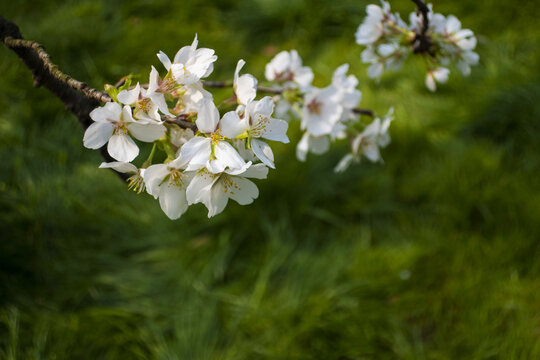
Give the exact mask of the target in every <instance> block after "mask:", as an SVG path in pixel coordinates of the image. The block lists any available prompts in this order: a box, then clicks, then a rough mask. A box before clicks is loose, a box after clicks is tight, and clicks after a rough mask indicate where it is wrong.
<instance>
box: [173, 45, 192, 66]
mask: <svg viewBox="0 0 540 360" xmlns="http://www.w3.org/2000/svg"><path fill="white" fill-rule="evenodd" d="M195 47H197V44H195ZM191 53H192V47H191V46H183V47H182V48H181V49H180V50H178V51H177V52H176V55H174V59H173V63H175V64H185V63H187V62H188V60H189V57H190V54H191Z"/></svg>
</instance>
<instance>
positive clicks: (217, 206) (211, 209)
mask: <svg viewBox="0 0 540 360" xmlns="http://www.w3.org/2000/svg"><path fill="white" fill-rule="evenodd" d="M222 176H225V175H222ZM220 180H221V179H220ZM220 180H218V181H216V183H215V184H214V185H213V186H212V188H211V189H210V196H209V199H208V201H207V203H205V204H204V205H206V208H207V209H208V217H209V218H210V217H212V216H215V215H217V214H219V213H220V212H222V211H223V210H224V209H225V207H226V206H227V202H228V201H229V196H228V194H227V192H226V191H225V186H224V185H223V181H220Z"/></svg>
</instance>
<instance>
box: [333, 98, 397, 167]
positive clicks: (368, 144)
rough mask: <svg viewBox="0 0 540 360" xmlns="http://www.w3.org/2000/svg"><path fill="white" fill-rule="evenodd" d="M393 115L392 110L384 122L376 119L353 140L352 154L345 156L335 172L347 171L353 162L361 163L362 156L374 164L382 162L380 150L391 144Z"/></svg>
mask: <svg viewBox="0 0 540 360" xmlns="http://www.w3.org/2000/svg"><path fill="white" fill-rule="evenodd" d="M393 114H394V109H393V108H391V109H390V110H389V111H388V113H387V114H386V115H385V117H384V118H383V120H382V121H381V119H380V118H375V120H373V122H372V123H371V124H369V125H368V126H367V127H366V128H365V129H364V131H362V133H360V134H358V135H357V136H356V137H355V138H354V139H353V140H352V143H351V148H352V150H351V153H349V154H347V155H345V156H344V157H343V158H342V159H341V160H340V161H339V163H338V164H337V166H336V167H335V168H334V171H335V172H343V171H345V170H346V169H347V168H348V167H349V165H350V164H351V163H352V162H353V161H355V162H359V161H360V157H361V155H362V154H363V155H364V156H365V157H366V158H368V160H370V161H372V162H377V161H381V162H382V157H381V153H380V150H379V148H384V147H386V146H387V145H388V144H389V143H390V135H389V134H388V128H389V127H390V123H391V122H392V120H393V119H394V116H393Z"/></svg>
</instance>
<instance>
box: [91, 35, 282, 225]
mask: <svg viewBox="0 0 540 360" xmlns="http://www.w3.org/2000/svg"><path fill="white" fill-rule="evenodd" d="M197 45H198V41H197V37H195V40H194V41H193V43H192V44H191V45H190V46H184V47H182V48H181V49H180V50H179V51H178V52H177V53H176V55H175V57H174V59H173V60H172V61H171V59H169V57H168V56H167V55H165V54H164V53H163V52H160V53H159V54H158V58H159V60H160V61H161V63H162V64H163V66H164V67H165V69H166V71H167V73H166V74H165V76H164V77H160V76H159V73H158V71H157V70H156V69H155V68H154V67H152V68H151V71H150V78H149V82H148V85H143V86H141V85H140V84H139V83H137V85H135V86H130V85H131V84H130V81H127V82H126V83H125V84H124V85H123V86H122V87H120V88H119V89H116V88H114V87H109V89H108V90H109V94H110V95H111V97H112V99H113V100H114V101H112V102H109V103H106V104H105V105H104V106H102V107H99V108H97V109H95V110H93V111H92V112H91V113H90V117H91V118H92V120H93V121H94V123H93V124H92V125H90V126H89V127H88V129H87V130H86V132H85V134H84V139H83V143H84V146H85V147H87V148H90V149H99V148H101V147H102V146H104V145H105V144H107V151H108V153H109V155H110V156H111V157H112V158H113V159H115V160H117V161H115V162H110V163H103V164H101V166H100V167H102V168H112V169H114V170H116V171H118V172H122V173H127V174H130V175H131V177H130V178H129V187H130V188H131V189H133V190H135V191H137V192H139V193H140V192H142V191H143V190H146V191H147V192H148V193H149V194H150V195H152V196H154V198H156V199H159V203H160V205H161V208H162V209H163V211H164V212H165V214H167V216H168V217H169V218H171V219H177V218H179V217H180V216H181V215H182V214H183V213H184V212H185V211H186V210H187V208H188V207H189V206H190V205H192V204H197V203H202V204H204V205H205V206H206V208H207V209H208V216H209V217H211V216H214V215H216V214H218V213H220V212H221V211H223V209H224V208H225V207H226V205H227V203H228V200H229V199H233V200H235V201H236V202H238V203H239V204H241V205H246V204H249V203H251V202H253V200H254V199H255V198H257V197H258V189H257V186H256V185H255V184H254V183H253V182H252V181H251V180H249V179H250V178H255V179H264V178H266V176H267V174H268V167H271V168H274V167H275V165H274V156H273V153H272V149H271V148H270V145H269V141H270V142H271V141H279V142H283V143H287V142H289V139H288V137H287V128H288V123H287V122H286V121H284V120H280V119H275V118H274V117H272V114H273V112H274V103H273V100H272V98H271V97H268V96H267V97H263V98H262V99H259V100H255V98H256V96H257V80H256V79H255V78H254V77H253V76H251V75H249V74H244V75H240V74H239V72H240V70H241V68H242V66H243V65H244V61H243V60H240V61H239V62H238V66H237V68H236V72H235V74H234V93H235V97H236V99H237V102H238V106H237V107H236V108H235V109H232V110H231V111H228V112H226V113H224V114H220V112H219V110H218V108H217V107H216V105H215V104H214V100H213V96H212V94H211V93H210V92H208V91H207V90H206V89H204V83H203V79H204V78H206V77H208V76H209V75H210V74H211V73H212V70H213V65H214V62H215V61H216V60H217V56H216V55H215V54H214V50H212V49H207V48H199V49H198V48H197ZM179 121H180V124H183V125H185V124H186V123H187V124H189V125H190V126H189V127H186V126H179ZM181 121H183V122H184V123H182V122H181ZM191 125H192V126H191ZM192 128H193V129H196V131H195V132H194V131H193V130H192ZM136 140H138V141H141V142H149V143H153V144H154V146H153V148H152V152H151V153H150V155H149V157H148V158H147V159H146V161H144V163H143V164H142V165H141V166H140V168H138V167H136V166H135V165H133V164H132V163H131V162H132V161H133V160H135V158H136V157H137V156H138V155H139V146H138V145H137V142H136ZM156 149H158V150H162V151H163V153H164V155H163V156H165V159H164V160H163V161H158V162H157V163H155V160H154V158H155V155H156Z"/></svg>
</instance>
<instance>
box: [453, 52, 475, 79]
mask: <svg viewBox="0 0 540 360" xmlns="http://www.w3.org/2000/svg"><path fill="white" fill-rule="evenodd" d="M478 60H480V56H478V54H477V53H475V52H474V51H464V52H463V53H461V56H460V59H459V60H458V63H457V67H458V69H459V71H461V73H462V74H463V75H464V76H469V75H470V74H471V65H477V64H478Z"/></svg>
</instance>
